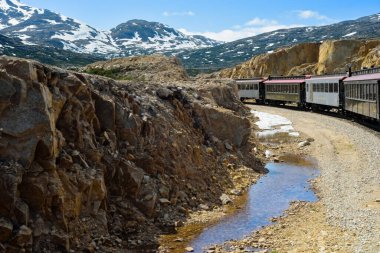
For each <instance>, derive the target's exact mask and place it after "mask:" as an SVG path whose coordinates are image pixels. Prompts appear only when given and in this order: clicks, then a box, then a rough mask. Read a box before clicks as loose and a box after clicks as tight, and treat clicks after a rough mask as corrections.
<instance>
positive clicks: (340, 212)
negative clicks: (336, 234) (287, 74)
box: [250, 105, 380, 253]
mask: <svg viewBox="0 0 380 253" xmlns="http://www.w3.org/2000/svg"><path fill="white" fill-rule="evenodd" d="M250 107H251V108H252V109H255V110H258V111H263V112H268V113H273V114H277V115H281V116H284V117H286V118H288V119H289V120H291V121H292V122H293V125H294V127H295V129H296V130H297V131H300V132H301V133H302V134H303V136H304V137H305V138H306V137H312V138H314V139H315V143H313V144H312V145H311V146H310V147H307V151H308V152H309V153H310V155H311V156H312V157H314V158H316V159H317V161H318V165H319V169H320V170H321V176H320V178H319V180H317V184H316V188H317V191H318V195H319V197H320V199H321V203H322V204H323V205H324V206H325V208H326V216H327V222H328V223H329V224H331V225H334V226H338V227H341V228H344V229H348V230H350V231H352V232H354V233H355V234H356V236H357V243H356V244H354V245H353V251H354V252H374V253H377V252H380V203H379V202H376V200H379V199H380V134H379V133H378V132H375V131H373V130H371V129H368V128H366V127H364V126H361V125H359V124H357V123H354V122H351V121H349V120H345V119H340V118H334V117H331V116H326V115H321V114H318V113H311V112H303V111H297V110H289V109H283V108H273V107H267V106H256V105H254V106H250Z"/></svg>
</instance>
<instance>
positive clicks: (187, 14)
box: [162, 11, 195, 17]
mask: <svg viewBox="0 0 380 253" xmlns="http://www.w3.org/2000/svg"><path fill="white" fill-rule="evenodd" d="M162 15H164V16H165V17H171V16H194V15H195V13H194V12H192V11H182V12H169V11H165V12H163V13H162Z"/></svg>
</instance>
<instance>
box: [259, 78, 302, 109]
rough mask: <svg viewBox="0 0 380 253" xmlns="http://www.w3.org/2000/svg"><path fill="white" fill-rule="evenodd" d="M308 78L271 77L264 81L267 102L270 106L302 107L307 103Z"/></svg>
mask: <svg viewBox="0 0 380 253" xmlns="http://www.w3.org/2000/svg"><path fill="white" fill-rule="evenodd" d="M306 78H308V77H306V76H277V77H271V76H270V77H269V78H268V80H266V81H264V87H265V101H266V102H267V103H268V104H283V105H284V104H286V103H297V105H298V106H301V105H303V104H304V102H305V79H306Z"/></svg>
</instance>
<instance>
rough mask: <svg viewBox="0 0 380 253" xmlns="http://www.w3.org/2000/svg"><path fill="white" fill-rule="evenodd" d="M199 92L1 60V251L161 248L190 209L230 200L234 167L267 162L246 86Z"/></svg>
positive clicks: (219, 86)
mask: <svg viewBox="0 0 380 253" xmlns="http://www.w3.org/2000/svg"><path fill="white" fill-rule="evenodd" d="M210 82H211V81H210ZM198 86H199V88H196V87H197V84H194V83H191V85H186V84H183V86H179V85H177V84H176V85H173V84H169V85H166V86H162V85H157V84H156V83H146V82H144V83H138V82H136V83H132V82H129V83H127V82H117V81H114V80H112V79H108V78H104V77H100V76H94V75H88V74H81V73H76V72H69V71H65V70H62V69H58V68H54V67H48V66H44V65H42V64H40V63H37V62H33V61H27V60H23V59H18V58H9V57H0V248H2V249H5V251H6V252H22V251H24V252H25V251H26V252H32V251H33V252H57V251H58V252H59V251H61V252H68V251H70V250H73V251H87V252H94V251H97V252H115V251H120V250H122V249H130V248H139V247H144V248H145V249H146V248H149V247H152V248H154V247H156V243H157V241H156V237H155V235H157V234H159V233H161V232H162V231H165V230H173V229H174V227H175V226H176V225H178V224H181V223H180V222H179V221H181V220H183V219H185V218H186V213H187V212H188V210H193V209H196V208H197V207H198V206H199V205H200V204H204V203H206V204H207V205H208V206H212V205H217V204H221V200H220V196H221V195H222V193H223V192H225V191H226V189H227V188H228V187H232V181H231V178H230V176H229V173H228V170H227V165H228V164H238V163H240V162H241V163H244V164H245V165H246V166H250V167H252V168H256V169H257V170H259V168H260V166H259V163H258V162H257V161H256V159H255V158H254V156H253V154H252V153H251V152H250V151H251V148H252V147H251V146H250V145H251V142H250V140H249V137H250V123H249V120H248V119H247V118H246V117H245V116H246V115H248V113H247V111H246V109H245V108H244V107H243V105H242V104H241V103H240V102H239V101H238V99H237V98H236V95H235V94H236V93H235V92H236V90H235V89H236V87H233V86H229V85H228V83H227V84H226V83H223V82H215V83H213V84H212V83H210V84H198ZM207 87H210V88H207Z"/></svg>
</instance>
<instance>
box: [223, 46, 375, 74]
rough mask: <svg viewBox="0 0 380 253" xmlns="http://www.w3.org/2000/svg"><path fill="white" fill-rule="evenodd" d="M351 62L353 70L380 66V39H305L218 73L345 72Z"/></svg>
mask: <svg viewBox="0 0 380 253" xmlns="http://www.w3.org/2000/svg"><path fill="white" fill-rule="evenodd" d="M349 63H351V64H352V68H353V70H359V69H361V68H363V67H371V66H380V40H368V41H366V40H334V41H325V42H323V43H304V44H299V45H296V46H293V47H289V48H282V49H278V50H276V51H275V52H273V53H270V54H262V55H258V56H256V57H253V58H252V59H251V60H250V61H247V62H245V63H243V64H240V65H237V66H236V67H234V68H230V69H225V70H223V71H221V72H220V73H219V74H218V75H219V76H220V77H229V78H249V77H254V76H268V75H302V74H312V75H315V74H318V75H320V74H325V73H326V74H329V73H342V72H345V71H346V70H347V64H349Z"/></svg>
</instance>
